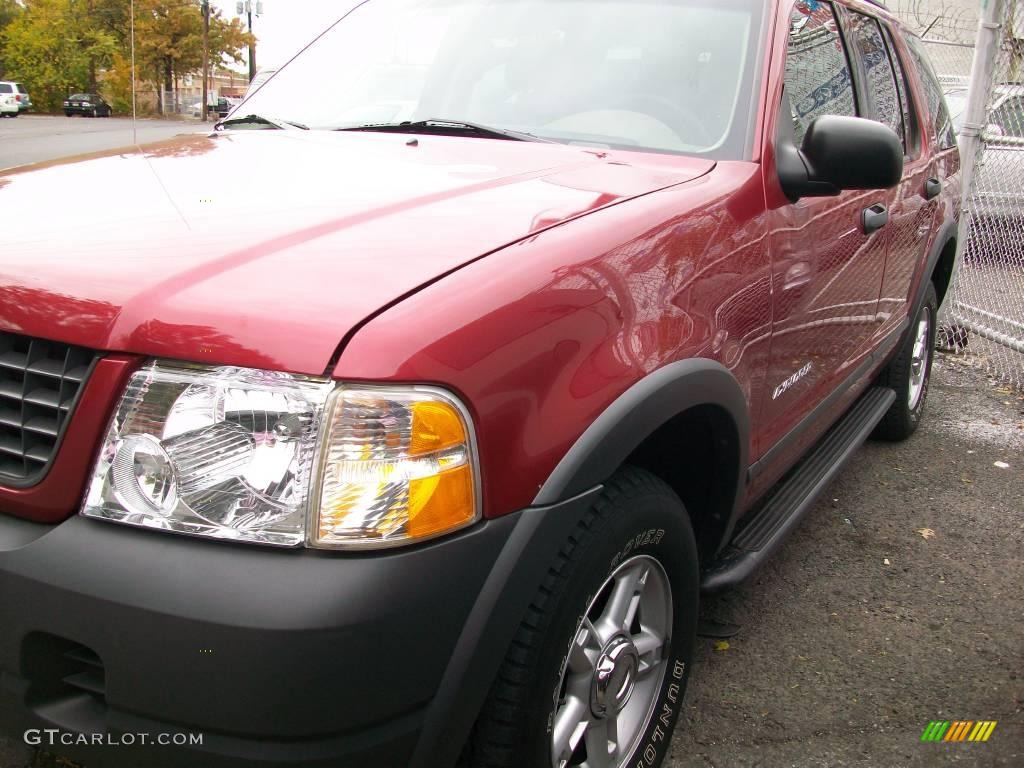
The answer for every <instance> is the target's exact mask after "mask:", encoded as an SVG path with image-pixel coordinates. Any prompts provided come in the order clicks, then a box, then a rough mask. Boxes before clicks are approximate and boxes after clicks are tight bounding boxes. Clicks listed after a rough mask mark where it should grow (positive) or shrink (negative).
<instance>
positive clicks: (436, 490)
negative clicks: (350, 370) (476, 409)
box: [308, 387, 480, 549]
mask: <svg viewBox="0 0 1024 768" xmlns="http://www.w3.org/2000/svg"><path fill="white" fill-rule="evenodd" d="M327 414H328V415H327V418H328V419H329V422H328V425H327V429H326V430H325V431H324V435H325V437H324V444H323V446H322V449H321V457H320V472H319V478H320V481H319V487H318V493H317V494H316V497H315V504H314V509H313V511H312V512H313V520H312V521H311V525H310V527H309V530H310V538H309V541H308V543H309V545H310V546H313V547H323V548H329V549H367V548H380V547H393V546H399V545H401V544H408V543H413V542H416V541H422V540H425V539H429V538H433V537H436V536H440V535H443V534H445V533H449V532H452V531H455V530H458V529H459V528H463V527H465V526H467V525H470V524H471V523H473V522H474V521H476V520H477V519H478V518H479V514H480V511H479V506H480V504H479V492H478V479H477V463H476V453H475V446H474V441H473V433H472V429H471V426H470V423H469V416H468V413H467V411H466V409H465V408H464V407H463V406H462V405H461V404H460V403H459V402H458V401H457V400H455V398H454V397H452V396H451V395H449V394H448V393H446V392H444V391H442V390H438V389H433V388H426V387H409V388H394V389H392V388H385V387H380V388H365V389H355V388H352V389H349V388H346V387H342V388H340V389H339V390H338V391H337V392H335V393H334V395H332V398H331V402H330V403H329V404H328V408H327Z"/></svg>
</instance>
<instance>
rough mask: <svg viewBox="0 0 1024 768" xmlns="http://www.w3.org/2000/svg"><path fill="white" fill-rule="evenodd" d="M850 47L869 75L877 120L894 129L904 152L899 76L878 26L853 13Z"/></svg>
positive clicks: (872, 109) (872, 20)
mask: <svg viewBox="0 0 1024 768" xmlns="http://www.w3.org/2000/svg"><path fill="white" fill-rule="evenodd" d="M850 47H851V48H853V50H855V51H856V52H857V54H858V55H859V58H860V60H861V61H862V62H863V65H864V69H865V71H866V72H867V90H868V99H869V100H870V102H871V111H872V113H873V115H874V118H875V119H876V120H877V121H878V122H880V123H881V124H882V125H885V126H888V127H889V128H892V130H893V131H894V132H895V133H896V135H897V136H899V137H900V141H902V142H903V146H904V148H905V147H906V146H907V140H906V131H905V129H904V127H903V109H902V107H901V105H900V96H899V91H898V90H897V88H896V73H895V72H894V71H893V68H892V62H891V61H890V60H889V52H888V51H887V50H886V47H885V41H884V40H883V39H882V29H881V27H879V26H878V22H877V21H876V20H875V19H873V18H871V17H870V16H864V15H862V14H859V13H851V14H850Z"/></svg>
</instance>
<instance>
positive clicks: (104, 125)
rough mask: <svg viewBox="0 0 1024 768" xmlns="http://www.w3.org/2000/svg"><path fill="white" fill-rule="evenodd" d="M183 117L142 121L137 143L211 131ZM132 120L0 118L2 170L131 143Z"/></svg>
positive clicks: (40, 117) (138, 126)
mask: <svg viewBox="0 0 1024 768" xmlns="http://www.w3.org/2000/svg"><path fill="white" fill-rule="evenodd" d="M210 125H212V124H207V126H206V128H205V129H204V128H203V127H202V125H201V124H199V123H195V122H186V121H181V120H149V119H143V120H139V121H138V124H137V132H138V142H139V144H145V143H147V142H151V141H159V140H161V139H168V138H170V137H172V136H177V135H178V134H179V133H195V132H198V131H203V130H209V128H210ZM132 143H133V142H132V121H131V119H129V118H123V117H104V118H91V117H53V116H50V115H33V114H27V115H21V116H20V117H17V118H14V119H11V118H5V119H3V120H0V170H3V169H5V168H12V167H15V166H19V165H26V164H28V163H36V162H40V161H43V160H56V159H57V158H60V157H68V156H71V155H80V154H85V153H86V152H99V151H101V150H105V149H116V148H118V147H125V146H129V145H131V144H132Z"/></svg>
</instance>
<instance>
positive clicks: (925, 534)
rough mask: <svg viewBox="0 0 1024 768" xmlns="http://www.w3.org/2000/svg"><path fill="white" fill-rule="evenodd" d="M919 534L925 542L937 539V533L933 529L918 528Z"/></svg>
mask: <svg viewBox="0 0 1024 768" xmlns="http://www.w3.org/2000/svg"><path fill="white" fill-rule="evenodd" d="M917 533H918V534H919V535H920V536H921V538H922V539H924V540H925V541H927V540H928V539H933V538H935V531H933V530H932V529H931V528H918V529H917Z"/></svg>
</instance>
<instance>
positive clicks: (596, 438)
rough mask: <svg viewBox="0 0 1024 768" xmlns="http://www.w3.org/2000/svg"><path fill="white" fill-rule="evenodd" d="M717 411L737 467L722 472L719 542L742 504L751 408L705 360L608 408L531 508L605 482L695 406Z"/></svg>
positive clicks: (658, 375) (676, 367) (660, 374)
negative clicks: (725, 514)
mask: <svg viewBox="0 0 1024 768" xmlns="http://www.w3.org/2000/svg"><path fill="white" fill-rule="evenodd" d="M708 405H711V406H717V407H718V408H721V409H722V410H723V411H725V413H726V414H727V415H728V416H729V418H730V419H731V421H732V424H733V426H734V427H735V430H736V451H735V453H736V462H735V465H734V466H730V467H724V468H723V469H726V470H727V471H728V475H727V480H726V482H728V483H729V484H730V485H732V486H734V488H735V493H734V497H733V499H732V503H731V505H730V514H729V519H728V520H725V521H723V522H724V527H723V530H722V540H723V541H726V540H728V537H729V535H730V533H731V531H732V528H733V526H734V525H735V522H736V518H737V516H738V514H739V511H740V505H741V504H742V502H743V496H744V491H745V488H746V486H745V478H746V476H747V464H748V460H749V454H750V407H749V404H748V403H747V398H746V396H745V395H744V393H743V388H742V387H741V386H740V384H739V382H738V381H737V380H736V377H735V376H733V374H732V372H731V371H729V369H727V368H726V367H725V366H723V365H722V364H721V363H719V362H716V361H714V360H710V359H707V358H692V359H689V360H680V361H678V362H675V363H669V364H668V365H666V366H664V367H662V368H659V369H658V370H656V371H655V372H654V373H652V374H650V375H648V376H645V377H644V378H642V379H640V381H638V382H637V383H635V384H634V385H633V386H631V387H630V388H629V389H627V390H626V391H625V392H624V393H622V394H621V395H620V396H619V397H618V398H616V399H615V400H614V401H613V402H612V403H611V405H609V406H608V407H607V408H606V409H605V410H604V411H603V412H602V413H601V415H600V416H598V417H597V419H595V420H594V422H593V423H592V424H591V425H590V426H589V427H588V428H587V430H586V431H585V432H584V433H583V434H582V435H581V436H580V437H579V439H578V440H577V441H576V442H575V443H574V444H573V446H572V447H571V448H570V449H569V451H568V452H567V453H566V454H565V456H563V457H562V460H561V461H560V462H559V463H558V465H557V466H556V467H555V469H554V470H553V471H552V473H551V475H550V476H549V477H548V479H547V481H545V483H544V485H543V486H541V489H540V492H539V493H538V494H537V497H536V498H535V499H534V501H533V503H534V505H535V506H545V505H550V504H554V503H557V502H558V501H561V500H563V499H567V498H571V497H573V496H575V495H578V494H581V493H584V492H585V491H587V490H588V489H590V488H593V487H595V486H598V485H600V484H601V483H603V482H604V481H605V480H606V479H608V478H609V477H610V476H611V475H612V473H614V472H615V470H616V469H617V468H618V467H620V466H621V465H622V464H623V463H624V462H625V461H626V460H627V459H628V458H629V456H630V454H632V453H633V451H635V450H636V448H637V447H638V446H639V445H640V444H641V443H642V442H643V441H644V440H645V439H647V438H648V437H650V436H651V435H652V434H654V432H655V431H656V430H657V429H659V428H660V427H662V426H663V425H665V424H666V423H668V422H669V421H670V420H671V419H673V418H674V417H676V416H678V415H679V414H681V413H683V412H685V411H687V410H689V409H691V408H695V407H698V406H708Z"/></svg>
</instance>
